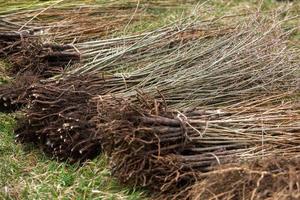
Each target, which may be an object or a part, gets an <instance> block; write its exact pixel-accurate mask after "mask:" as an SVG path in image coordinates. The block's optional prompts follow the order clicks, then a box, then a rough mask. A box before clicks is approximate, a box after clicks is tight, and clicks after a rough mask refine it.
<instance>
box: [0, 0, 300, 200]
mask: <svg viewBox="0 0 300 200" xmlns="http://www.w3.org/2000/svg"><path fill="white" fill-rule="evenodd" d="M124 1H125V0H122V2H124ZM53 2H55V1H45V0H40V1H39V0H14V1H13V0H10V1H7V0H0V13H1V12H8V11H12V10H17V9H20V8H36V7H42V6H45V5H49V4H50V3H53ZM68 2H70V1H68ZM76 2H80V1H79V0H78V1H76ZM81 2H86V3H106V2H110V1H109V0H85V1H81ZM131 2H132V1H131ZM141 2H142V3H143V2H147V1H145V0H144V1H142V0H141ZM153 2H155V1H153ZM195 2H200V3H201V2H203V1H200V0H198V1H197V0H195ZM257 2H259V1H257V0H231V1H219V0H212V1H210V2H209V3H208V4H207V6H208V7H209V8H210V9H211V11H210V12H212V13H214V14H215V15H224V14H237V13H240V12H241V11H246V10H249V9H250V8H253V7H254V6H256V5H257ZM189 5H190V4H184V5H177V6H176V7H175V8H172V9H171V8H154V9H151V8H148V9H146V10H145V12H147V13H148V14H151V15H155V16H157V17H156V18H155V20H152V19H149V20H146V21H138V22H137V23H134V24H132V25H131V26H130V27H128V30H127V31H128V32H141V31H144V30H151V29H155V28H157V27H159V26H162V25H164V24H166V23H168V22H170V21H172V20H174V19H177V18H179V17H180V16H181V14H182V12H187V8H188V7H189ZM283 5H284V4H282V3H277V2H275V0H266V1H264V3H263V4H262V9H263V10H270V9H272V8H275V7H279V6H283ZM141 6H143V5H141ZM297 8H298V9H299V8H300V2H299V3H295V4H294V5H293V9H297ZM199 15H201V13H199ZM292 23H293V25H295V24H297V23H298V25H299V19H298V21H297V20H295V21H294V22H292ZM293 39H294V40H295V41H296V42H298V44H299V40H300V34H299V33H298V34H295V35H294V37H293ZM6 67H7V64H6V63H4V62H1V61H0V84H1V83H5V82H7V81H8V80H9V78H8V77H6V76H5V75H4V73H2V72H3V71H4V69H5V68H6ZM14 126H15V120H14V115H7V114H3V113H0V199H30V200H31V199H78V200H81V199H82V200H83V199H129V200H135V199H145V195H144V193H143V192H144V191H142V190H138V191H135V190H133V189H132V188H126V187H124V186H120V185H119V184H118V183H117V182H116V180H114V179H113V178H112V177H111V175H110V172H109V169H108V168H107V159H106V158H105V156H102V157H98V158H96V159H95V160H92V161H89V162H87V163H85V164H84V165H83V166H80V167H79V166H77V165H69V164H67V163H62V162H58V161H56V160H53V159H51V158H50V157H48V156H47V155H45V154H43V153H42V152H41V151H40V150H39V149H37V148H36V147H33V146H29V145H22V144H19V143H16V142H15V141H14V134H13V128H14Z"/></svg>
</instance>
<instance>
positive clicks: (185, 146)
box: [94, 96, 300, 194]
mask: <svg viewBox="0 0 300 200" xmlns="http://www.w3.org/2000/svg"><path fill="white" fill-rule="evenodd" d="M277 98H279V96H274V97H272V98H270V97H268V98H266V99H261V100H257V102H255V103H253V102H251V103H249V105H247V104H244V105H239V107H231V108H227V109H224V110H215V111H212V110H190V111H186V112H179V111H166V110H165V108H164V107H161V106H160V105H162V104H161V103H159V102H158V101H154V103H150V102H147V101H146V102H145V103H142V102H141V101H138V102H139V103H137V102H135V103H134V104H131V103H128V102H126V101H120V100H117V99H115V98H108V99H105V98H104V97H101V98H98V99H96V101H98V103H97V104H94V105H97V111H98V112H99V114H98V118H97V119H96V120H98V123H96V124H97V131H98V135H99V138H101V143H102V146H103V149H104V150H105V151H106V152H110V155H111V160H112V165H113V171H114V175H115V176H117V177H118V179H119V180H120V181H121V182H123V183H126V184H131V185H135V186H146V187H147V188H149V189H151V190H153V191H156V192H158V193H161V194H163V193H168V194H172V193H175V192H176V191H178V188H181V189H185V188H187V187H189V186H191V185H192V184H193V183H194V182H195V181H196V180H197V179H198V175H196V174H197V173H206V172H208V171H211V170H213V167H214V166H216V165H220V164H225V163H238V162H241V161H244V160H247V161H249V160H254V159H257V158H266V157H270V156H274V155H282V154H283V153H284V154H285V155H286V156H295V155H297V154H298V152H299V150H300V149H299V135H298V132H299V131H300V124H299V120H300V113H299V104H294V103H292V102H289V103H285V104H275V105H269V106H267V105H264V104H263V103H265V102H267V103H270V101H274V99H275V100H276V99H277ZM142 99H143V100H145V99H149V98H142ZM107 101H109V102H110V103H109V106H108V105H107V103H106V102H107ZM112 101H115V103H114V105H115V106H112V105H111V102H112ZM141 104H142V105H143V106H142V107H141V106H140V105H141ZM95 110H96V109H95ZM105 111H106V112H105ZM125 163H126V164H125Z"/></svg>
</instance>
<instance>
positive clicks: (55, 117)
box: [16, 76, 106, 162]
mask: <svg viewBox="0 0 300 200" xmlns="http://www.w3.org/2000/svg"><path fill="white" fill-rule="evenodd" d="M104 83H105V80H104V79H103V78H102V77H100V76H72V77H69V79H68V80H63V79H62V80H55V81H47V82H45V83H36V84H35V85H33V86H32V87H31V96H30V102H29V108H28V109H27V110H26V116H25V118H23V119H20V123H19V127H18V128H17V129H16V134H17V136H16V138H17V140H19V141H23V142H34V143H36V144H38V145H39V146H40V147H41V148H42V149H43V150H44V151H45V152H47V153H51V154H52V155H53V156H56V157H58V158H60V159H61V160H68V161H70V162H74V161H80V160H85V159H87V158H91V157H93V156H95V155H98V154H99V153H100V149H101V146H100V144H99V142H98V138H97V136H96V135H95V132H96V131H95V129H96V126H95V124H93V123H89V122H90V121H91V119H92V118H93V117H94V116H95V115H96V114H95V112H96V110H93V109H92V108H93V107H94V106H91V105H90V102H89V99H90V98H91V97H92V96H94V95H95V94H97V92H98V91H99V90H103V91H105V90H106V88H105V86H106V85H105V84H104ZM102 86H103V88H102Z"/></svg>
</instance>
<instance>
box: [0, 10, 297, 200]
mask: <svg viewBox="0 0 300 200" xmlns="http://www.w3.org/2000/svg"><path fill="white" fill-rule="evenodd" d="M86 9H87V8H84V9H82V10H80V12H83V13H86V14H87V15H89V14H90V12H94V11H93V9H92V11H89V10H86ZM56 12H60V11H59V10H58V11H56ZM95 12H96V11H95ZM97 12H98V11H97ZM33 13H34V12H33ZM51 13H53V12H50V11H49V13H44V14H45V15H46V14H48V15H49V14H51ZM8 16H9V15H8ZM25 16H26V17H28V16H27V14H24V19H25ZM279 18H280V17H279V16H277V15H276V16H272V17H271V16H269V17H265V16H264V15H262V16H259V15H250V16H245V17H244V19H243V21H246V22H244V23H243V22H239V21H235V22H232V21H234V20H232V21H231V23H229V22H228V21H226V18H224V19H223V18H215V19H211V20H200V19H195V18H186V19H183V20H182V21H180V22H176V23H174V24H170V25H168V26H165V27H162V28H159V29H157V30H154V31H151V32H146V33H141V34H135V35H129V36H122V37H117V38H111V39H102V40H94V33H97V34H98V33H99V30H94V31H95V32H93V33H92V34H91V35H89V34H86V33H85V30H87V29H80V27H78V28H79V30H78V31H75V30H74V32H76V33H80V34H82V35H83V36H84V37H82V38H84V39H83V41H82V42H77V43H76V42H75V43H72V44H62V45H59V44H57V43H49V42H48V41H47V42H45V41H44V40H43V39H42V38H43V37H44V36H47V35H48V34H49V32H47V33H45V35H43V33H41V32H39V33H38V36H37V35H35V34H34V30H33V31H32V32H28V31H27V32H24V31H21V32H20V31H19V32H13V33H12V32H6V33H2V34H0V56H1V57H4V58H6V59H8V60H9V61H10V62H11V63H12V66H13V68H12V71H11V73H12V74H14V76H16V77H17V78H16V79H15V80H16V81H15V83H12V85H13V86H12V85H9V86H4V87H6V90H3V89H1V90H2V91H5V92H1V95H0V98H1V102H0V103H1V106H2V105H6V107H7V110H9V109H11V111H15V110H16V109H17V108H20V107H22V106H23V112H24V113H25V114H24V117H22V118H20V119H19V123H18V127H17V128H16V130H15V133H16V139H17V140H18V141H21V142H33V143H35V144H36V145H38V146H39V147H40V148H41V149H42V150H43V151H45V152H46V153H47V154H49V155H51V156H53V157H54V158H57V159H59V160H63V161H68V162H71V163H74V162H84V161H85V160H86V159H92V158H94V157H96V156H98V155H99V154H100V153H105V154H107V155H108V157H109V159H110V169H111V171H112V174H113V175H114V176H115V177H116V178H117V179H118V180H119V181H120V182H122V183H124V184H126V185H131V186H136V187H145V188H146V189H147V190H149V191H151V192H152V195H153V196H154V197H155V198H160V199H268V198H269V199H274V198H275V199H298V198H299V197H300V188H299V184H300V177H299V172H300V169H299V156H298V155H299V152H300V135H299V133H300V124H299V122H300V104H299V100H298V98H299V89H300V88H299V83H300V82H299V81H300V79H299V78H300V77H299V76H300V71H299V69H300V68H299V67H300V60H299V56H298V55H299V50H297V49H294V48H293V47H289V46H288V45H287V41H288V37H289V35H290V33H291V31H286V30H283V29H282V23H283V22H282V21H280V19H279ZM9 19H10V20H12V19H14V18H12V17H11V16H9ZM66 19H67V17H66ZM53 23H55V22H53ZM70 23H71V24H72V25H74V26H75V24H74V23H73V22H70ZM27 28H28V27H27ZM31 28H32V27H31ZM54 30H55V31H58V33H57V34H56V33H54V32H55V31H54V32H53V33H51V34H54V35H57V38H58V41H71V38H72V37H74V36H73V35H72V34H71V33H69V32H66V30H69V29H54ZM60 30H62V31H61V32H60ZM50 32H51V31H50ZM54 38H55V37H54ZM86 39H89V40H90V41H86ZM20 77H21V78H20ZM21 82H22V83H24V84H23V85H22V84H21ZM8 102H10V104H13V102H14V103H15V104H16V105H17V108H16V107H15V108H11V106H10V105H9V104H8ZM8 105H9V106H8ZM24 105H26V106H24ZM281 156H284V158H282V157H281Z"/></svg>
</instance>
